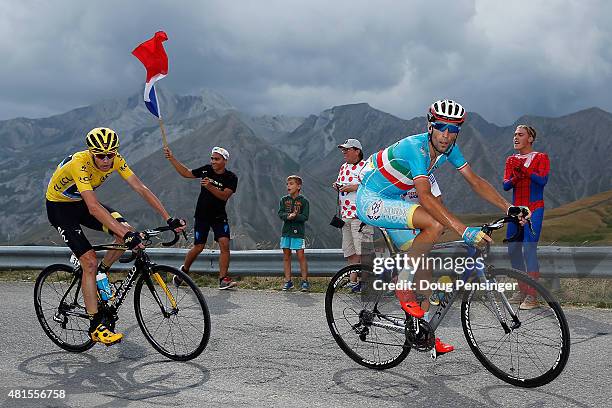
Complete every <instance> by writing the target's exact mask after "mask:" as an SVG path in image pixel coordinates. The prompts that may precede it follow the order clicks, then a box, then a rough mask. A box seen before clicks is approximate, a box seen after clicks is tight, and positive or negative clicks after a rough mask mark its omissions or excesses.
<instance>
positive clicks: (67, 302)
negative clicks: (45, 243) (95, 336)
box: [34, 264, 94, 353]
mask: <svg viewBox="0 0 612 408" xmlns="http://www.w3.org/2000/svg"><path fill="white" fill-rule="evenodd" d="M34 310H36V317H37V318H38V321H39V322H40V325H41V326H42V328H43V330H44V332H45V334H46V335H47V336H49V338H50V339H51V340H52V341H53V342H54V343H55V344H57V345H58V346H60V347H61V348H63V349H64V350H67V351H71V352H75V353H80V352H83V351H86V350H89V349H90V348H92V347H93V345H94V342H93V341H92V340H91V338H90V337H89V318H88V317H87V311H86V309H85V301H84V300H83V292H82V291H81V279H80V277H79V276H77V275H75V273H74V269H73V268H72V267H70V266H68V265H62V264H55V265H50V266H47V267H46V268H45V269H43V270H42V272H41V273H40V275H38V278H37V279H36V284H35V285H34Z"/></svg>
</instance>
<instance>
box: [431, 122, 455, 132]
mask: <svg viewBox="0 0 612 408" xmlns="http://www.w3.org/2000/svg"><path fill="white" fill-rule="evenodd" d="M431 126H433V128H434V129H436V130H439V131H440V132H444V131H446V130H448V133H459V131H461V126H457V125H452V124H450V123H443V122H433V123H432V124H431Z"/></svg>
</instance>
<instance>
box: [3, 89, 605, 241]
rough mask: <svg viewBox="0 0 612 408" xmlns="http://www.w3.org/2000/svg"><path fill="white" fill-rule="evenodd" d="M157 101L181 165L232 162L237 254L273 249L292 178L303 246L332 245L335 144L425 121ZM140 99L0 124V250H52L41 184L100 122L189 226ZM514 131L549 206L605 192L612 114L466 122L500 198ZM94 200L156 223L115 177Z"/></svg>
mask: <svg viewBox="0 0 612 408" xmlns="http://www.w3.org/2000/svg"><path fill="white" fill-rule="evenodd" d="M160 93H161V97H162V112H164V120H165V121H166V127H167V130H168V134H169V140H170V145H171V148H172V149H173V151H174V153H175V155H176V156H177V157H178V158H179V159H180V160H181V161H183V162H184V163H185V164H186V165H187V166H190V167H192V168H194V167H197V166H200V165H202V164H205V163H207V162H208V155H209V152H210V148H211V147H212V146H214V145H221V146H224V147H226V148H227V149H228V150H229V151H230V153H231V159H230V162H229V163H228V168H229V169H230V170H232V171H234V172H235V173H236V174H237V175H238V177H239V184H238V191H237V193H236V194H235V196H234V197H232V198H231V200H230V203H229V204H228V211H229V215H230V218H231V228H232V231H233V235H234V236H235V239H234V244H233V246H234V248H236V249H238V248H268V247H275V246H277V242H278V233H279V230H280V220H279V219H278V217H277V216H276V211H277V206H278V199H279V197H280V196H281V195H283V194H285V191H286V190H285V178H286V176H287V175H289V174H293V173H297V174H299V175H301V176H302V177H303V178H304V193H305V195H306V196H307V197H308V198H309V199H310V201H311V206H312V208H311V220H310V221H309V224H308V226H309V227H308V235H309V243H310V244H311V246H312V247H319V248H321V247H323V248H325V247H339V245H340V236H339V234H338V231H337V230H334V229H333V228H331V227H329V226H328V225H327V223H328V221H329V218H330V217H331V215H332V214H333V212H334V202H335V196H334V193H333V190H331V188H330V187H329V186H330V184H331V182H332V181H333V180H335V178H336V175H337V171H338V168H339V166H340V165H341V163H342V155H341V154H340V152H339V151H338V149H337V147H336V146H337V145H338V144H339V143H341V142H343V141H344V140H345V139H347V138H350V137H354V138H358V139H359V140H361V142H362V144H363V146H364V151H365V153H366V156H367V155H369V154H371V153H374V152H376V151H377V150H379V149H381V148H383V147H385V146H387V145H389V144H391V143H393V142H395V141H397V140H399V139H401V138H402V137H405V136H407V135H411V134H416V133H421V132H423V131H424V129H425V124H426V123H425V118H423V117H417V118H414V119H411V120H404V119H400V118H397V117H395V116H392V115H390V114H387V113H385V112H381V111H379V110H376V109H374V108H372V107H371V106H369V105H368V104H365V103H361V104H354V105H344V106H336V107H333V108H331V109H328V110H325V111H323V112H321V113H320V114H318V115H311V116H309V117H308V118H305V119H303V118H292V117H284V116H263V117H251V116H249V115H246V114H244V113H241V112H238V111H237V110H235V109H234V108H233V107H232V106H231V104H230V103H228V102H226V101H225V100H223V99H222V97H221V96H219V95H216V94H211V93H207V92H203V93H202V95H199V96H176V95H169V94H165V93H163V92H160ZM140 98H141V97H140V95H134V96H133V97H131V98H127V99H125V100H117V101H109V102H104V103H101V104H97V105H92V106H90V107H85V108H79V109H75V110H73V111H71V112H68V113H66V114H63V115H58V116H55V117H51V118H46V119H36V120H34V119H23V118H19V119H13V120H9V121H2V122H0V138H1V140H3V143H2V144H1V145H0V152H1V153H2V155H1V158H0V175H1V179H0V191H1V192H2V195H0V206H1V207H0V220H2V221H3V222H2V223H0V242H2V243H5V244H15V243H43V242H50V240H53V241H57V237H55V232H54V231H53V230H52V229H51V228H50V227H48V226H47V224H46V215H45V212H44V200H43V197H42V194H43V191H44V188H45V186H46V182H47V180H48V177H49V176H50V174H51V172H52V171H53V169H54V168H55V166H56V165H57V163H58V162H59V161H60V160H61V159H62V158H63V157H64V156H65V155H66V154H69V153H71V152H73V151H76V150H80V149H82V146H83V136H84V134H85V132H86V131H87V130H89V129H90V128H91V127H94V126H99V125H100V123H106V124H107V126H110V127H114V128H115V129H116V130H118V131H119V132H120V134H121V143H122V148H121V151H122V154H123V155H124V156H126V158H127V159H128V162H129V163H130V165H131V167H132V168H133V169H134V170H135V171H136V173H137V174H138V176H139V177H140V178H141V179H143V181H145V183H146V184H147V185H148V186H149V187H150V188H151V189H152V190H153V191H154V192H156V193H157V194H158V195H159V197H160V198H161V199H162V201H163V202H164V203H165V204H166V206H167V207H168V208H169V209H170V210H171V211H172V212H173V213H174V214H178V215H180V216H182V217H186V218H188V219H190V218H191V216H192V214H193V209H194V206H195V201H196V199H197V195H198V193H199V185H198V182H197V180H187V179H183V178H181V177H180V176H179V175H178V174H177V173H176V172H175V171H174V170H173V169H172V167H171V166H169V165H168V163H167V162H166V160H165V159H164V158H163V155H162V154H161V151H160V145H161V143H160V136H159V127H158V126H157V123H156V121H155V120H153V119H154V118H153V119H152V117H151V115H150V114H149V113H148V112H146V111H145V108H144V107H143V106H142V102H141V99H140ZM518 123H529V124H532V125H534V126H535V127H536V128H537V129H538V138H537V143H536V148H537V149H538V150H541V151H545V152H547V153H548V154H549V156H550V158H551V166H552V172H551V177H550V181H549V185H548V187H547V189H546V190H545V191H546V196H545V199H546V203H547V207H556V206H559V205H561V204H564V203H567V202H570V201H574V200H576V199H579V198H582V197H586V196H590V195H592V194H596V193H599V192H602V191H606V190H610V189H612V185H611V178H610V174H612V164H611V163H610V161H609V160H608V159H607V158H608V155H609V153H608V152H609V151H610V148H611V147H612V146H611V145H612V141H611V140H610V137H609V135H608V132H609V131H610V129H612V114H610V113H608V112H605V111H602V110H600V109H597V108H591V109H587V110H584V111H580V112H576V113H573V114H571V115H566V116H563V117H559V118H544V117H531V116H526V117H522V118H519V119H518V120H517V121H516V122H515V123H513V124H512V125H509V126H497V125H495V124H492V123H489V122H487V121H486V120H485V119H484V118H482V117H480V116H479V115H478V114H477V113H470V116H469V119H468V122H467V123H466V125H464V127H463V129H462V132H461V135H460V136H459V139H458V144H459V145H460V147H461V149H462V151H463V153H464V155H465V157H466V159H467V160H468V161H469V162H470V164H471V165H472V167H473V168H474V169H475V170H476V171H477V172H478V173H479V174H481V175H482V176H483V177H485V178H486V179H487V180H488V181H489V182H491V184H493V185H494V186H496V187H497V188H499V189H500V190H501V178H502V173H503V165H504V161H505V158H506V156H507V155H509V154H511V153H512V152H513V149H512V135H513V132H514V128H515V126H516V124H518ZM436 175H437V177H438V180H439V183H440V185H441V188H442V191H443V194H444V201H445V203H446V205H447V206H448V207H449V208H450V209H451V210H452V211H455V212H459V213H462V212H465V213H475V212H482V211H486V212H491V211H494V210H493V209H492V208H491V207H490V206H488V205H487V204H486V203H485V202H483V201H482V200H481V199H480V198H478V197H477V196H476V195H475V194H474V193H472V192H471V191H470V190H469V189H467V190H466V188H467V185H466V184H465V182H464V181H463V180H462V179H461V177H460V176H459V175H458V174H457V172H456V171H454V170H453V169H452V166H448V165H447V166H443V167H442V168H441V169H440V170H439V171H438V173H437V174H436ZM97 191H98V192H99V194H100V197H101V199H102V200H103V201H104V202H106V203H108V204H109V205H112V206H113V207H116V208H117V209H120V210H121V212H122V213H123V214H124V215H125V216H126V217H127V218H128V219H130V220H131V221H132V222H133V223H134V225H138V226H141V227H144V226H150V225H153V224H158V223H159V219H158V217H157V216H156V215H155V214H154V213H153V212H152V210H151V211H149V210H148V209H146V204H144V203H142V201H141V199H140V198H139V197H138V196H137V195H136V194H135V193H133V192H131V191H129V188H128V187H127V185H126V184H125V183H123V182H122V181H121V180H120V179H119V177H117V176H113V177H111V179H109V181H108V182H107V183H105V185H104V186H103V187H102V188H100V189H99V190H97ZM466 192H467V194H466Z"/></svg>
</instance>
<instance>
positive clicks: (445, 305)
mask: <svg viewBox="0 0 612 408" xmlns="http://www.w3.org/2000/svg"><path fill="white" fill-rule="evenodd" d="M379 230H380V231H381V233H382V235H383V238H384V241H385V244H386V246H387V249H388V250H389V253H390V255H391V257H395V256H396V255H398V254H404V253H405V252H404V251H399V250H398V249H397V248H396V247H395V245H394V244H393V241H392V240H391V237H389V234H388V233H387V231H386V230H385V229H384V228H379ZM449 248H464V249H466V251H467V256H468V257H472V258H478V257H482V258H483V259H484V258H486V255H487V251H488V249H487V250H484V251H483V250H479V249H476V248H474V247H470V246H468V245H466V244H465V243H464V242H463V241H450V242H443V243H437V244H434V245H433V247H432V248H431V250H432V251H433V250H437V249H449ZM487 267H489V265H487V264H484V265H482V266H478V263H475V264H474V266H473V267H466V270H465V271H464V272H463V273H462V274H461V275H460V277H459V279H460V280H462V281H464V282H469V281H470V280H474V279H478V280H479V281H480V282H481V283H487V282H488V280H487V278H486V276H485V271H486V268H487ZM491 282H494V280H493V281H491ZM464 292H465V288H464V287H461V288H460V289H456V288H453V289H452V290H451V291H450V292H445V295H444V299H440V303H439V305H438V307H437V308H435V309H434V310H433V314H432V313H431V312H432V310H431V309H430V316H431V317H430V319H429V325H430V327H431V330H432V331H434V332H435V330H436V329H437V328H438V326H439V325H440V324H441V323H442V320H444V317H445V316H446V314H447V313H448V311H449V310H450V308H451V306H452V305H453V303H454V302H455V300H456V299H457V298H458V297H460V296H462V295H463V294H464ZM487 296H488V297H489V299H490V300H491V301H493V300H494V299H493V298H492V294H491V292H490V291H488V292H487ZM501 299H502V303H503V305H504V307H505V308H506V309H507V310H508V312H509V314H510V316H511V317H512V320H513V326H512V328H510V327H508V323H507V321H506V319H505V318H504V316H503V315H502V313H501V311H500V310H499V307H498V305H497V304H496V302H492V303H495V305H494V306H495V307H494V308H493V310H494V311H495V314H496V317H497V319H498V320H499V322H500V324H501V325H502V327H503V329H504V331H505V332H506V333H510V332H511V331H512V329H514V328H516V327H517V326H516V325H518V324H520V323H519V321H518V317H517V315H516V313H515V311H514V309H513V308H512V306H511V304H510V302H509V301H508V299H507V298H506V296H505V295H504V294H503V293H501Z"/></svg>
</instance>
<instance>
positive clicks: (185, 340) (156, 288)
mask: <svg viewBox="0 0 612 408" xmlns="http://www.w3.org/2000/svg"><path fill="white" fill-rule="evenodd" d="M152 272H153V273H152V274H151V275H144V274H143V275H141V276H140V278H139V279H138V282H136V287H135V291H134V310H135V312H136V319H137V320H138V325H139V326H140V329H141V330H142V333H143V334H144V336H145V337H146V338H147V340H148V341H149V343H151V345H152V346H153V348H154V349H155V350H157V351H158V352H159V353H161V354H163V355H164V356H166V357H168V358H171V359H172V360H179V361H187V360H191V359H194V358H196V357H197V356H199V355H200V354H201V353H202V351H204V349H205V348H206V345H207V344H208V339H209V337H210V314H209V312H208V306H207V305H206V301H205V300H204V295H202V292H201V291H200V289H199V288H198V287H197V286H196V284H195V283H194V282H193V280H191V278H190V277H189V276H187V275H186V274H185V273H184V272H182V271H179V270H178V269H175V268H172V267H169V266H164V265H153V266H152ZM156 274H157V276H155V275H156ZM175 276H176V277H178V278H179V279H180V280H182V284H181V286H179V287H176V286H175V285H174V284H173V282H172V278H173V277H175ZM143 287H144V288H146V290H143ZM157 299H159V301H160V303H161V306H160V303H158V301H157ZM162 307H163V310H162Z"/></svg>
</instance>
